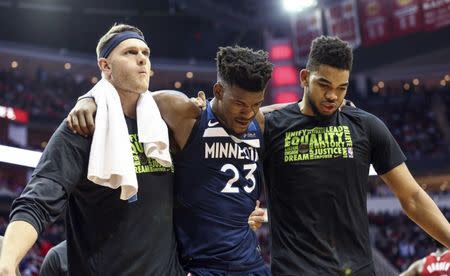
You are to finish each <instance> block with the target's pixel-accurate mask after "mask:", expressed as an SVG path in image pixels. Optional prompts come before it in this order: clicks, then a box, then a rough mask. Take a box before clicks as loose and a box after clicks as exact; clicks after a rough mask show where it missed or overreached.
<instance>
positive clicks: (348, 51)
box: [306, 35, 353, 71]
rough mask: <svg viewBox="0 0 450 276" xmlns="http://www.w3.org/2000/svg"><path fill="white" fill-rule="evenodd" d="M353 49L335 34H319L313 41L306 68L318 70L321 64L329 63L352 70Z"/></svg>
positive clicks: (332, 65) (335, 66)
mask: <svg viewBox="0 0 450 276" xmlns="http://www.w3.org/2000/svg"><path fill="white" fill-rule="evenodd" d="M352 63H353V51H352V47H351V46H350V44H349V43H348V42H345V41H343V40H341V39H340V38H338V37H333V36H323V35H322V36H319V37H317V38H315V39H314V40H313V41H312V43H311V48H310V51H309V57H308V63H307V64H306V68H307V69H308V70H311V71H317V70H318V69H319V66H320V65H322V64H324V65H329V66H331V67H334V68H338V69H343V70H348V71H351V69H352Z"/></svg>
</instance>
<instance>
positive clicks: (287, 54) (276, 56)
mask: <svg viewBox="0 0 450 276" xmlns="http://www.w3.org/2000/svg"><path fill="white" fill-rule="evenodd" d="M292 56H293V50H292V47H291V45H288V44H279V45H274V46H273V47H272V48H271V49H270V59H271V60H272V61H277V60H291V59H292Z"/></svg>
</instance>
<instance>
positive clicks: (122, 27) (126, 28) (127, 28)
mask: <svg viewBox="0 0 450 276" xmlns="http://www.w3.org/2000/svg"><path fill="white" fill-rule="evenodd" d="M123 32H135V33H137V34H139V35H140V36H144V34H143V33H142V31H141V30H139V29H138V28H137V27H134V26H131V25H127V24H117V23H115V24H114V25H113V26H112V27H111V29H109V31H108V32H107V33H106V34H104V35H103V36H102V37H101V38H100V39H99V41H98V43H97V48H96V52H97V58H100V53H101V51H102V50H103V48H104V47H105V45H106V43H108V41H110V40H111V39H112V38H113V37H114V36H116V35H117V34H119V33H123Z"/></svg>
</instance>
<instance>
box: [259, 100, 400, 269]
mask: <svg viewBox="0 0 450 276" xmlns="http://www.w3.org/2000/svg"><path fill="white" fill-rule="evenodd" d="M265 142H266V145H265V146H266V152H265V156H264V166H265V173H266V180H267V186H268V201H269V202H268V204H269V217H270V218H269V221H270V227H271V233H272V251H271V254H272V259H271V261H272V262H271V265H272V273H273V274H274V275H361V276H362V275H364V276H366V275H374V267H373V263H372V255H371V249H370V243H369V231H368V218H367V207H366V200H367V198H366V197H367V195H366V193H367V181H368V173H369V167H370V164H373V166H374V168H375V170H376V171H377V173H378V174H379V175H381V174H384V173H386V172H388V171H390V170H391V169H393V168H394V167H396V166H398V165H400V164H401V163H403V162H404V161H405V156H404V155H403V153H402V151H401V149H400V147H399V146H398V144H397V142H396V141H395V140H394V138H393V137H392V135H391V134H390V132H389V130H388V129H387V127H386V126H385V125H384V124H383V123H382V122H381V121H380V120H379V119H378V118H376V117H375V116H374V115H372V114H369V113H367V112H365V111H363V110H361V109H358V108H352V107H347V106H346V107H343V108H342V110H341V111H339V112H337V113H336V114H335V115H333V116H332V117H331V118H329V120H326V121H319V120H318V119H316V118H315V117H311V116H306V115H303V114H302V113H301V112H300V109H299V106H298V104H297V103H296V104H291V105H288V106H286V107H285V108H283V109H280V110H277V111H274V112H271V113H269V114H266V124H265ZM349 273H351V274H349Z"/></svg>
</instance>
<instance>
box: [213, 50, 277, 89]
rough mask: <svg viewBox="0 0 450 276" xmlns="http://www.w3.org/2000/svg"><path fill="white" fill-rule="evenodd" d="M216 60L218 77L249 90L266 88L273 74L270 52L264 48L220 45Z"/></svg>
mask: <svg viewBox="0 0 450 276" xmlns="http://www.w3.org/2000/svg"><path fill="white" fill-rule="evenodd" d="M216 61H217V74H218V79H220V80H222V81H224V82H226V83H227V84H229V85H237V86H239V87H240V88H242V89H245V90H247V91H252V92H257V91H262V90H264V89H265V88H266V85H267V82H268V81H269V80H270V78H271V76H272V69H273V64H272V63H270V61H269V54H268V53H267V52H266V51H263V50H258V51H254V50H252V49H250V48H244V47H239V46H234V47H230V46H227V47H219V51H218V52H217V56H216Z"/></svg>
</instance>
